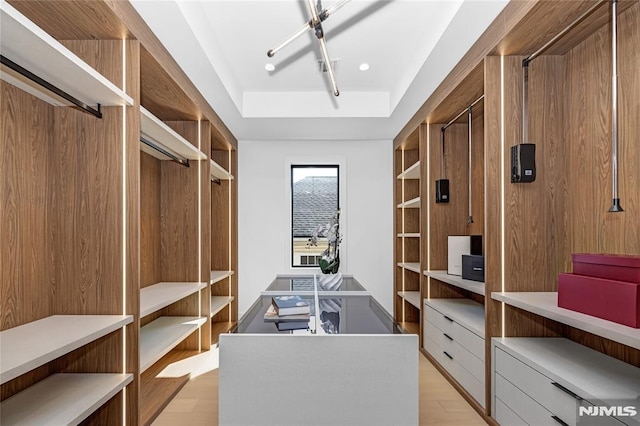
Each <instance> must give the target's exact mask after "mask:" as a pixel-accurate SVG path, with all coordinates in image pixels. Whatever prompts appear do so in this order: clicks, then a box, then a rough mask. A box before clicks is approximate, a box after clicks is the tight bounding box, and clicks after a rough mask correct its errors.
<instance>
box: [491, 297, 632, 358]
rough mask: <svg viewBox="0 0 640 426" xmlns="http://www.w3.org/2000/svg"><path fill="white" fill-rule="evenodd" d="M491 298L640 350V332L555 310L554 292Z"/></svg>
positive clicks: (563, 310)
mask: <svg viewBox="0 0 640 426" xmlns="http://www.w3.org/2000/svg"><path fill="white" fill-rule="evenodd" d="M491 298H492V299H494V300H497V301H500V302H504V303H506V304H507V305H510V306H514V307H516V308H520V309H522V310H524V311H527V312H531V313H534V314H536V315H540V316H542V317H545V318H549V319H552V320H554V321H557V322H561V323H563V324H567V325H569V326H571V327H574V328H577V329H580V330H584V331H586V332H589V333H592V334H595V335H596V336H600V337H604V338H605V339H609V340H612V341H614V342H618V343H622V344H623V345H627V346H631V347H632V348H635V349H640V329H639V328H632V327H627V326H626V325H622V324H617V323H615V322H611V321H607V320H603V319H600V318H597V317H593V316H591V315H586V314H582V313H580V312H575V311H571V310H569V309H564V308H560V307H558V293H557V292H505V293H499V292H493V293H491Z"/></svg>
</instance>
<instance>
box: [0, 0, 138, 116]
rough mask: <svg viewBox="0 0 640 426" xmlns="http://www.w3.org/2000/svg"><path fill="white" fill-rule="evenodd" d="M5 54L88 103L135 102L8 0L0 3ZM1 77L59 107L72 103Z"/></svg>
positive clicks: (9, 75) (8, 75)
mask: <svg viewBox="0 0 640 426" xmlns="http://www.w3.org/2000/svg"><path fill="white" fill-rule="evenodd" d="M0 4H1V6H2V8H1V10H0V20H2V36H1V37H0V43H1V45H0V50H2V55H3V56H5V57H6V58H8V59H10V60H11V61H13V62H15V63H16V64H18V65H20V66H21V67H23V68H25V69H27V70H29V71H30V72H32V73H34V74H35V75H37V76H38V77H40V78H41V79H43V80H45V81H47V82H48V83H50V84H52V85H53V86H56V87H58V88H59V89H61V90H63V91H65V92H67V93H69V94H71V95H72V96H74V97H75V98H77V99H79V100H81V101H83V102H84V103H86V104H87V105H91V106H94V107H95V106H97V105H98V104H100V105H102V106H119V105H127V106H131V105H133V99H132V98H131V96H129V95H127V94H126V93H125V92H123V91H122V90H121V89H120V88H119V87H118V86H116V85H115V84H113V83H112V82H111V81H109V80H108V79H107V78H105V77H104V76H103V75H102V74H100V73H99V72H98V71H96V70H95V69H94V68H92V67H91V66H90V65H89V64H87V63H86V62H85V61H83V60H82V59H80V58H79V57H78V56H77V55H76V54H75V53H73V52H72V51H71V50H69V49H68V48H66V47H65V46H63V45H62V44H61V43H60V42H59V41H58V40H56V39H54V38H53V37H51V36H50V35H49V34H47V33H46V32H45V31H44V30H43V29H41V28H40V27H38V26H37V25H36V24H35V23H33V22H32V21H31V20H29V18H27V17H26V16H24V15H23V14H22V13H20V12H19V11H17V10H16V9H15V8H14V7H12V6H11V5H10V4H9V3H7V2H6V1H5V0H2V2H1V3H0ZM2 79H3V80H4V81H6V82H8V83H10V84H12V85H13V86H15V87H18V88H20V89H22V90H24V91H25V92H27V93H30V94H31V95H33V96H36V97H37V98H39V99H41V100H43V101H45V102H47V103H50V104H52V105H56V106H70V105H72V104H71V103H69V101H67V100H64V99H63V98H61V97H59V96H57V95H54V94H53V93H52V92H50V91H48V90H46V89H43V88H42V87H41V86H38V85H36V84H35V83H33V82H32V81H31V80H28V79H26V78H25V77H23V76H20V75H19V74H17V73H15V72H14V71H11V70H9V69H8V68H6V69H5V67H3V70H2Z"/></svg>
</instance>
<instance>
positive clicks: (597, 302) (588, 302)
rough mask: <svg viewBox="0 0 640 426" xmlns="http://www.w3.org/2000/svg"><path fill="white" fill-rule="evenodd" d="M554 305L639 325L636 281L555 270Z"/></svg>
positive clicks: (639, 289) (639, 293) (639, 295)
mask: <svg viewBox="0 0 640 426" xmlns="http://www.w3.org/2000/svg"><path fill="white" fill-rule="evenodd" d="M558 306H559V307H561V308H565V309H571V310H572V311H577V312H582V313H583V314H587V315H592V316H594V317H598V318H602V319H606V320H608V321H613V322H617V323H618V324H624V325H628V326H629V327H634V328H640V283H629V282H625V281H614V280H607V279H603V278H594V277H587V276H584V275H577V274H559V276H558Z"/></svg>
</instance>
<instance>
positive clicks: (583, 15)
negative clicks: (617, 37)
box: [522, 0, 607, 67]
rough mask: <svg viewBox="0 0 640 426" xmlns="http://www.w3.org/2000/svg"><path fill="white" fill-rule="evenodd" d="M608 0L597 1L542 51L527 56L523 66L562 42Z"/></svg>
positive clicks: (541, 49) (546, 44)
mask: <svg viewBox="0 0 640 426" xmlns="http://www.w3.org/2000/svg"><path fill="white" fill-rule="evenodd" d="M605 1H607V0H599V1H597V2H596V3H595V4H594V5H593V6H591V7H590V8H589V9H588V10H587V11H586V12H584V13H583V14H582V15H580V16H579V17H578V19H576V20H575V21H573V22H572V23H570V24H569V25H568V26H567V27H565V29H563V30H562V31H560V32H559V33H558V34H556V36H555V37H553V38H552V39H551V40H549V41H548V42H546V43H545V44H544V46H542V47H541V48H540V49H538V50H536V51H535V52H533V53H532V54H531V55H529V56H527V57H526V58H524V59H523V60H522V66H523V67H526V66H527V65H529V62H531V61H532V60H534V59H535V58H536V57H538V56H540V55H541V54H542V53H543V52H544V51H545V50H547V49H548V48H549V47H551V46H552V45H553V44H555V42H557V41H558V40H560V39H561V38H562V37H564V36H565V34H567V33H568V32H569V31H571V30H572V29H574V28H575V27H576V25H578V24H579V23H580V22H582V21H583V20H584V19H585V18H586V17H587V16H589V15H591V14H592V13H593V11H594V10H596V9H597V8H598V7H600V5H601V4H602V3H604V2H605Z"/></svg>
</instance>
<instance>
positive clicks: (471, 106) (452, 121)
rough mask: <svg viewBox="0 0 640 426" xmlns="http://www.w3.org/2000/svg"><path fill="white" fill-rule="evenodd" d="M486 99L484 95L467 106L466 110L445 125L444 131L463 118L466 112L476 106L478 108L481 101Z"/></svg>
mask: <svg viewBox="0 0 640 426" xmlns="http://www.w3.org/2000/svg"><path fill="white" fill-rule="evenodd" d="M483 99H484V95H482V96H480V97H479V98H478V99H476V100H475V101H473V102H471V104H470V105H469V106H467V107H466V108H465V109H463V110H462V111H461V112H460V114H458V115H456V116H455V117H454V118H453V119H452V120H451V121H449V122H448V123H447V124H445V125H444V126H442V130H447V127H449V126H451V125H452V124H453V123H454V122H455V121H456V120H457V119H458V118H460V117H462V116H463V115H464V114H465V113H466V112H468V111H469V109H470V108H473V107H474V106H476V104H477V103H478V102H480V101H481V100H483Z"/></svg>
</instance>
